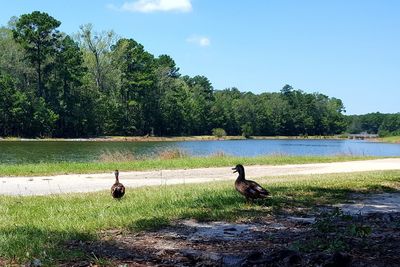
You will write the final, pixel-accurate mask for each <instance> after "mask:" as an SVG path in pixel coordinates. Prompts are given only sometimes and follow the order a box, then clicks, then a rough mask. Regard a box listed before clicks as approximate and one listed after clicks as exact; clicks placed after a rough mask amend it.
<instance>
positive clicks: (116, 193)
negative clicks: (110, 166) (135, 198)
mask: <svg viewBox="0 0 400 267" xmlns="http://www.w3.org/2000/svg"><path fill="white" fill-rule="evenodd" d="M114 174H115V183H114V184H113V186H111V195H112V197H113V198H121V197H123V196H124V195H125V186H124V185H123V184H121V183H120V182H119V178H118V176H119V171H118V170H115V172H114Z"/></svg>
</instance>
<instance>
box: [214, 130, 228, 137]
mask: <svg viewBox="0 0 400 267" xmlns="http://www.w3.org/2000/svg"><path fill="white" fill-rule="evenodd" d="M211 133H212V135H213V136H216V137H218V138H221V137H224V136H226V132H225V130H224V129H222V128H214V129H212V130H211Z"/></svg>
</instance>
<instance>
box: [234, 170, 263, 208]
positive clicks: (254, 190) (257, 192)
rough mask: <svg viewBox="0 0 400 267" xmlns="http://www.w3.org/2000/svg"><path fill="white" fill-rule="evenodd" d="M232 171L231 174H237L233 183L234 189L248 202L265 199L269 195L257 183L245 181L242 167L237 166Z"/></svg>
mask: <svg viewBox="0 0 400 267" xmlns="http://www.w3.org/2000/svg"><path fill="white" fill-rule="evenodd" d="M232 170H234V172H233V173H235V172H238V173H239V176H238V178H237V179H236V181H235V188H236V190H237V191H238V192H239V193H240V194H242V195H243V196H244V197H245V198H246V200H247V201H249V199H252V200H253V199H258V198H266V197H267V196H268V195H269V192H268V191H267V190H265V189H264V188H262V186H261V185H259V184H258V183H256V182H254V181H250V180H246V179H245V174H244V167H243V165H241V164H238V165H236V167H235V168H232Z"/></svg>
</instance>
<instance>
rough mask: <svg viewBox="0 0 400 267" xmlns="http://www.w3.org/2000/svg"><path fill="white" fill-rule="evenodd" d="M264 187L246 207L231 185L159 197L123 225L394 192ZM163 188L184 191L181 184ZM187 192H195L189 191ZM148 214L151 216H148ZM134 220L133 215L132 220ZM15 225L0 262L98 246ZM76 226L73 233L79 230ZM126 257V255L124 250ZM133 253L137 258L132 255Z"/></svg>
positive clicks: (252, 215) (246, 214)
mask: <svg viewBox="0 0 400 267" xmlns="http://www.w3.org/2000/svg"><path fill="white" fill-rule="evenodd" d="M268 189H269V190H270V191H271V196H270V197H269V198H267V199H265V200H260V201H256V202H254V203H251V204H248V203H246V200H245V199H244V198H243V197H242V196H241V195H239V194H238V193H237V192H235V191H234V189H233V188H230V187H221V188H219V189H218V188H217V189H214V188H213V189H209V190H208V189H205V190H204V191H203V192H200V193H199V192H196V194H195V195H191V194H187V193H186V194H185V192H183V193H181V191H179V192H178V193H177V195H176V196H175V198H173V200H171V199H168V201H170V202H172V204H171V203H169V204H168V205H167V204H166V203H164V202H163V199H160V201H159V202H158V203H157V204H156V205H154V204H153V205H150V206H149V209H150V211H148V210H145V211H144V213H139V214H136V215H133V214H134V213H132V218H131V219H129V221H128V222H127V223H125V224H124V226H123V227H124V228H125V229H127V230H130V231H134V232H136V231H148V230H156V229H159V228H161V227H165V226H168V225H172V224H173V223H174V222H176V221H177V220H182V219H196V220H198V221H216V220H227V221H235V220H238V219H246V220H253V219H258V218H262V217H263V216H267V215H275V214H278V213H280V212H281V211H282V210H283V209H285V213H287V210H289V212H290V209H291V208H293V210H295V209H294V208H298V207H301V208H313V207H315V206H318V205H325V204H333V203H337V202H340V201H343V200H344V199H345V198H346V197H347V196H348V195H349V194H351V193H359V192H363V191H365V190H370V191H379V192H380V191H393V190H395V188H392V187H389V186H382V185H372V186H369V187H367V188H366V189H363V190H353V189H348V188H340V187H338V188H324V187H318V186H301V187H294V186H271V187H270V188H268ZM168 190H171V191H173V190H184V189H183V188H182V186H181V187H177V188H170V189H168ZM191 190H198V189H197V188H196V187H194V189H191ZM202 190H203V189H202ZM77 208H84V207H77ZM126 211H127V212H128V214H121V215H123V216H130V215H129V210H126ZM148 212H150V216H149V215H148V214H149V213H148ZM134 216H137V217H136V218H134ZM44 220H45V219H44ZM18 223H19V222H15V224H16V225H15V226H8V227H4V228H0V258H5V259H10V260H12V259H14V258H15V259H17V261H18V262H21V263H22V262H25V261H29V260H32V259H34V258H39V259H41V260H42V262H45V263H46V262H51V263H54V262H56V263H57V262H60V261H67V260H68V259H73V258H80V259H87V258H88V257H91V256H90V255H88V253H90V252H88V250H81V248H80V246H79V245H76V246H69V244H71V243H72V244H79V241H88V240H89V241H91V242H93V243H99V244H100V243H101V242H102V241H101V240H99V237H98V236H97V235H95V234H90V233H85V232H78V231H75V230H65V231H53V230H51V228H52V226H47V225H46V224H45V225H44V226H43V227H41V228H37V227H34V226H18ZM56 227H57V226H56ZM58 227H61V226H58ZM76 228H77V229H78V226H77V227H76ZM110 244H112V242H111V243H110ZM112 251H113V249H112ZM121 253H123V252H121ZM126 253H130V252H129V251H126ZM106 254H107V253H106ZM134 255H136V254H135V253H134Z"/></svg>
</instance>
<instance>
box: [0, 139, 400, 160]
mask: <svg viewBox="0 0 400 267" xmlns="http://www.w3.org/2000/svg"><path fill="white" fill-rule="evenodd" d="M171 149H180V150H182V151H184V152H186V153H187V154H189V155H193V156H205V155H211V154H215V153H218V152H224V153H226V154H229V155H235V156H258V155H269V154H285V155H318V156H320V155H365V156H400V144H387V143H376V142H369V141H359V140H304V139H301V140H299V139H285V140H282V139H281V140H224V141H182V142H170V141H169V142H91V141H43V142H42V141H0V164H1V163H38V162H91V161H98V160H99V158H100V156H101V155H102V154H107V153H111V154H112V153H115V152H122V153H132V154H134V155H136V156H150V157H151V156H154V155H157V153H159V152H160V151H164V150H171Z"/></svg>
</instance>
